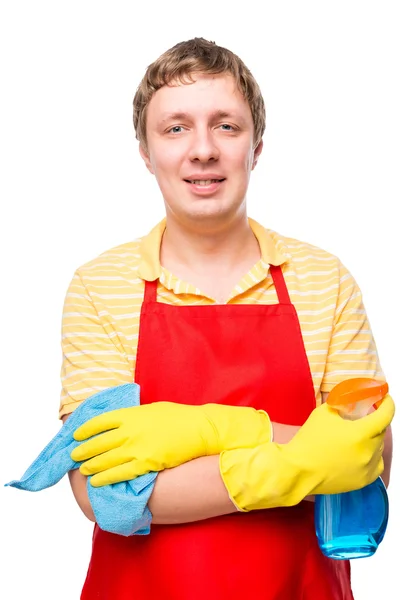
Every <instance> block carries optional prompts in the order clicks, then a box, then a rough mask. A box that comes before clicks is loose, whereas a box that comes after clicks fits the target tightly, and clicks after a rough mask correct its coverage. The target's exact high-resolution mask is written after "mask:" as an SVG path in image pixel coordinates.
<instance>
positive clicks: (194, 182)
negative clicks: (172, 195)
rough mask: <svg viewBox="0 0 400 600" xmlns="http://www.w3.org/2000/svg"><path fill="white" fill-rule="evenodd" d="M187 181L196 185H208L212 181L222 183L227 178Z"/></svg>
mask: <svg viewBox="0 0 400 600" xmlns="http://www.w3.org/2000/svg"><path fill="white" fill-rule="evenodd" d="M185 181H186V182H187V183H192V184H194V185H202V186H207V185H211V184H212V183H221V181H225V179H185Z"/></svg>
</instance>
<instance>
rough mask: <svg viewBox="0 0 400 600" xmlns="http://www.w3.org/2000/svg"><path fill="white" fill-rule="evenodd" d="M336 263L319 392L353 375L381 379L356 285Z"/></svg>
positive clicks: (383, 378) (382, 375) (381, 373)
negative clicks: (337, 277) (331, 317)
mask: <svg viewBox="0 0 400 600" xmlns="http://www.w3.org/2000/svg"><path fill="white" fill-rule="evenodd" d="M339 266H340V280H339V291H338V297H337V303H336V310H335V316H334V322H333V329H332V336H331V339H330V344H329V351H328V357H327V362H326V367H325V372H324V376H323V379H322V384H321V391H322V392H330V391H331V389H332V388H333V387H334V386H335V385H336V384H337V383H339V382H340V381H343V380H344V379H351V378H354V377H371V378H375V379H379V380H385V376H384V373H383V371H382V369H381V366H380V363H379V357H378V352H377V349H376V345H375V340H374V337H373V334H372V331H371V327H370V324H369V321H368V317H367V314H366V311H365V308H364V304H363V299H362V294H361V291H360V288H359V287H358V285H357V283H356V281H355V280H354V278H353V277H352V275H351V274H350V273H349V271H348V270H347V269H346V268H345V267H344V266H343V265H342V264H340V265H339Z"/></svg>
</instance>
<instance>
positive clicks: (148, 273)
mask: <svg viewBox="0 0 400 600" xmlns="http://www.w3.org/2000/svg"><path fill="white" fill-rule="evenodd" d="M249 225H250V227H251V229H252V231H253V233H254V235H255V236H256V238H257V241H258V243H259V245H260V250H261V259H262V260H263V261H264V263H266V266H268V265H281V264H283V263H284V262H286V261H287V260H288V259H289V257H290V255H289V253H288V251H287V248H286V246H285V245H284V244H283V243H282V242H281V243H280V244H279V247H278V244H277V242H276V240H275V239H274V237H273V235H272V232H271V231H270V230H267V229H265V228H264V227H263V226H262V225H260V224H259V223H257V221H254V220H253V219H250V218H249ZM166 226H167V221H166V219H165V218H164V219H163V220H162V221H160V223H158V224H157V225H156V226H155V227H154V228H153V229H152V230H151V231H150V233H148V234H147V235H146V236H145V237H143V238H142V239H141V243H140V260H139V266H138V275H139V277H140V278H141V279H144V280H145V281H154V280H156V279H159V277H160V275H161V264H160V247H161V240H162V237H163V235H164V231H165V228H166Z"/></svg>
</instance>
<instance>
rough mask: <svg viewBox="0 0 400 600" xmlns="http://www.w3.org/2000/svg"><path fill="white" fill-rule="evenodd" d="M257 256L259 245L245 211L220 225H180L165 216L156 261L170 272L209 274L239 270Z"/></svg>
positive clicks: (252, 261) (258, 255)
mask: <svg viewBox="0 0 400 600" xmlns="http://www.w3.org/2000/svg"><path fill="white" fill-rule="evenodd" d="M260 257H261V252H260V247H259V244H258V241H257V239H256V237H255V236H254V233H253V231H252V229H251V227H250V225H249V222H248V219H247V216H246V215H243V216H241V217H240V218H238V219H237V220H236V221H235V222H234V223H230V224H229V226H225V227H223V228H219V229H218V228H215V229H214V230H213V231H207V229H206V228H204V229H203V230H202V229H201V228H198V229H195V228H192V229H191V228H186V227H182V226H181V225H180V224H179V223H177V222H176V221H175V220H174V219H169V218H168V217H167V226H166V229H165V232H164V236H163V239H162V243H161V253H160V261H161V264H162V266H163V267H166V268H167V269H168V270H171V271H173V272H176V274H177V275H178V273H177V271H181V272H182V271H183V272H192V273H193V274H194V275H198V276H207V275H208V276H210V275H212V274H218V273H219V272H221V273H222V272H224V273H226V272H227V271H230V270H237V269H239V271H242V270H243V266H248V265H253V264H255V263H256V262H257V261H258V260H259V259H260Z"/></svg>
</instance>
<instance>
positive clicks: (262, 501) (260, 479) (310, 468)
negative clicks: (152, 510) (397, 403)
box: [220, 395, 394, 511]
mask: <svg viewBox="0 0 400 600" xmlns="http://www.w3.org/2000/svg"><path fill="white" fill-rule="evenodd" d="M393 415H394V403H393V400H392V398H391V396H389V395H387V396H385V398H384V400H383V402H382V404H381V405H380V407H379V408H378V409H377V410H376V411H375V412H374V413H372V414H370V415H368V416H366V417H364V418H362V419H359V420H357V421H347V420H345V419H343V418H342V417H341V416H340V415H339V414H338V413H337V412H336V411H335V410H333V409H331V408H330V407H329V406H328V405H327V404H323V405H322V406H320V407H318V408H316V409H314V411H313V412H312V413H311V415H310V417H309V418H308V420H307V421H306V423H305V424H304V425H303V427H302V428H301V429H300V430H299V431H298V433H296V435H295V436H294V437H293V439H292V440H291V441H290V442H289V443H288V444H284V445H282V444H276V443H269V444H261V445H260V446H258V447H256V448H251V449H242V448H239V449H235V450H229V451H225V452H222V454H221V456H220V472H221V476H222V479H223V481H224V483H225V486H226V488H227V490H228V493H229V496H230V498H231V500H232V502H233V503H234V504H235V505H236V507H237V508H238V509H239V510H241V511H249V510H255V509H261V508H273V507H277V506H292V505H294V504H298V503H299V502H300V501H301V500H303V499H304V498H305V497H306V496H308V495H310V494H338V493H341V492H348V491H350V490H355V489H359V488H362V487H364V486H366V485H368V484H370V483H372V482H373V481H375V480H376V479H377V478H378V477H379V475H380V474H381V473H382V471H383V459H382V450H383V438H384V435H385V430H386V428H387V427H388V426H389V424H390V423H391V421H392V418H393Z"/></svg>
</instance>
